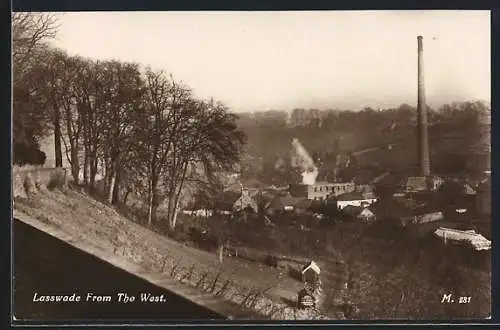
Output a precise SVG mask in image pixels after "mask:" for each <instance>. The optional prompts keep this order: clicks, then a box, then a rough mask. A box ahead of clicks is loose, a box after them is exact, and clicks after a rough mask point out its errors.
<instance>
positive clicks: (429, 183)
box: [405, 176, 444, 192]
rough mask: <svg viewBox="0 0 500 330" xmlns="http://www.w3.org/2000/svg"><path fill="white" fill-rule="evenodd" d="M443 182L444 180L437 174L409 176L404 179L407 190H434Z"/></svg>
mask: <svg viewBox="0 0 500 330" xmlns="http://www.w3.org/2000/svg"><path fill="white" fill-rule="evenodd" d="M443 183H444V180H443V179H442V178H440V177H438V176H430V177H425V176H411V177H408V178H407V179H406V183H405V187H406V191H407V192H419V191H426V190H432V191H436V190H438V189H439V187H441V185H442V184H443Z"/></svg>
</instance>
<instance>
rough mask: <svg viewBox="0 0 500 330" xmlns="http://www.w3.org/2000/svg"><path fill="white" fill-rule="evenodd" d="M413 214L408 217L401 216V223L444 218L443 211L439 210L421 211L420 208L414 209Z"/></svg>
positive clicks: (415, 222) (417, 222) (418, 222)
mask: <svg viewBox="0 0 500 330" xmlns="http://www.w3.org/2000/svg"><path fill="white" fill-rule="evenodd" d="M412 213H413V214H412V215H410V216H407V217H402V218H401V223H402V224H403V225H407V224H423V223H428V222H434V221H441V220H443V219H444V216H443V213H442V212H440V211H438V212H425V213H424V212H423V211H421V212H419V211H418V210H413V212H412Z"/></svg>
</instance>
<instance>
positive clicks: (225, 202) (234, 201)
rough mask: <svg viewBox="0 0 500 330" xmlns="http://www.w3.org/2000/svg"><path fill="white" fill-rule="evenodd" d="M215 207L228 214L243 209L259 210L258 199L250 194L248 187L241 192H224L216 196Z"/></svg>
mask: <svg viewBox="0 0 500 330" xmlns="http://www.w3.org/2000/svg"><path fill="white" fill-rule="evenodd" d="M214 209H215V210H216V211H217V212H219V213H222V214H226V215H229V214H232V213H234V212H240V211H243V210H244V211H249V212H253V213H257V212H258V210H259V209H258V204H257V201H256V200H255V199H254V198H253V197H252V196H251V195H250V193H249V190H248V189H242V190H241V191H240V192H239V193H238V192H234V191H224V192H222V193H221V194H219V196H217V198H216V201H215V206H214Z"/></svg>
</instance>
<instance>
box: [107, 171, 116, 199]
mask: <svg viewBox="0 0 500 330" xmlns="http://www.w3.org/2000/svg"><path fill="white" fill-rule="evenodd" d="M115 183H116V172H114V171H113V174H112V175H111V183H110V185H109V193H108V198H107V199H108V203H109V204H111V203H113V194H114V189H115Z"/></svg>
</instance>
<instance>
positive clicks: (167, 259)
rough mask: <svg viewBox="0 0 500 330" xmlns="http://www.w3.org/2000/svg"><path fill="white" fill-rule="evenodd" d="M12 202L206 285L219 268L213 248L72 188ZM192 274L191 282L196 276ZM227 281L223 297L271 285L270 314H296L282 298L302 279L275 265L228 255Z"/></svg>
mask: <svg viewBox="0 0 500 330" xmlns="http://www.w3.org/2000/svg"><path fill="white" fill-rule="evenodd" d="M15 207H16V209H18V210H20V211H22V212H24V213H26V214H28V215H30V216H32V217H33V218H37V219H39V220H41V221H44V222H46V223H49V224H51V225H54V226H57V227H59V229H61V230H63V231H66V232H68V233H71V234H72V235H77V236H78V237H80V238H82V239H84V240H88V241H90V242H92V243H94V244H96V245H98V246H100V247H102V248H104V249H109V250H111V251H115V253H117V254H119V255H122V256H125V257H127V258H128V259H130V260H132V261H134V262H137V263H139V264H141V265H143V266H145V267H146V268H147V269H153V270H157V271H158V270H159V271H164V270H165V269H166V268H168V269H170V266H171V265H174V264H177V265H178V266H179V267H178V269H181V271H180V273H181V274H182V273H184V274H187V273H189V272H190V269H191V267H192V266H193V265H194V271H193V278H195V279H200V278H201V277H202V274H204V273H207V274H208V278H207V280H208V282H209V284H207V285H208V286H210V284H211V283H212V282H213V281H214V278H215V277H216V276H217V273H218V272H219V271H221V268H220V266H218V265H217V259H216V256H215V255H214V254H213V253H209V252H206V251H201V250H198V249H195V248H192V247H189V246H186V245H184V244H181V243H179V242H176V241H173V240H171V239H168V238H165V237H163V236H160V235H158V234H156V233H154V232H152V231H150V230H148V229H146V228H144V227H142V226H140V225H138V224H136V223H133V222H132V221H129V220H127V219H125V218H124V217H123V216H121V215H120V214H118V213H117V212H116V211H115V210H114V209H113V208H110V207H108V206H106V205H104V204H102V203H100V202H98V201H96V200H94V199H92V198H90V197H89V196H87V195H86V194H85V193H83V192H80V191H76V190H72V189H68V190H66V191H65V192H61V191H44V192H41V193H39V194H38V195H37V196H36V198H33V199H30V200H26V199H24V200H23V199H17V200H15ZM179 276H182V275H179ZM195 279H193V281H194V282H196V281H197V280H195ZM226 280H232V283H234V284H233V285H232V286H231V285H230V286H229V288H228V289H227V292H226V291H225V293H224V297H225V298H226V299H228V300H231V301H233V302H238V303H239V302H241V301H242V300H243V299H244V297H245V296H246V295H248V293H249V291H250V290H254V291H255V292H261V293H262V292H263V291H264V290H265V289H269V290H268V292H267V294H266V296H267V298H269V299H271V300H272V301H274V302H275V303H274V308H275V310H276V309H280V308H281V314H279V313H278V314H276V315H275V316H274V317H275V318H281V319H283V318H284V319H291V318H294V316H292V315H290V314H286V313H292V311H290V310H286V309H285V307H286V304H284V303H283V302H282V300H283V299H286V300H295V299H296V294H297V292H298V290H299V289H300V288H301V284H300V283H299V282H298V281H296V280H294V279H292V278H290V277H288V276H287V275H286V274H285V273H283V272H280V271H279V270H278V269H274V268H270V267H266V266H264V265H261V264H258V263H254V262H250V261H245V260H241V259H237V258H230V257H226V258H225V260H224V266H223V273H222V275H221V276H220V278H219V281H218V282H217V283H218V284H217V287H218V288H220V287H222V285H223V284H224V283H225V282H226ZM269 299H264V298H262V299H260V300H259V302H258V303H257V306H258V305H259V303H260V304H261V305H262V306H260V308H263V311H264V313H265V314H268V313H269V311H268V310H266V306H267V304H268V303H269V302H270V301H269ZM264 305H266V306H264ZM269 306H271V305H269ZM270 308H271V307H270ZM271 309H272V308H271ZM312 317H314V316H311V315H306V314H304V313H302V314H300V313H299V315H297V318H312Z"/></svg>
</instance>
